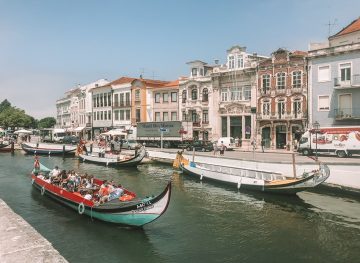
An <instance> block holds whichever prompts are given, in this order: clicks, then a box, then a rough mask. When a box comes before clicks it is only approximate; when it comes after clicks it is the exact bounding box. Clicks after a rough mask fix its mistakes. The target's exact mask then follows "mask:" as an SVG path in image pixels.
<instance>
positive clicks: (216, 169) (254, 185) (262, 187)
mask: <svg viewBox="0 0 360 263" xmlns="http://www.w3.org/2000/svg"><path fill="white" fill-rule="evenodd" d="M173 166H174V167H175V168H180V169H181V170H182V171H183V172H184V173H186V174H189V175H192V176H195V177H197V178H200V180H203V179H208V180H213V181H219V182H223V183H228V184H232V185H234V186H235V187H237V188H238V189H248V190H256V191H262V192H269V193H278V194H296V193H297V192H300V191H304V190H307V189H310V188H313V187H315V186H317V185H319V184H321V183H323V182H324V181H325V180H326V179H327V178H328V177H329V176H330V170H329V168H328V166H327V165H326V164H322V163H319V168H318V169H315V170H313V171H309V172H304V173H303V174H302V175H300V176H297V177H291V176H286V175H283V174H281V173H276V172H271V171H264V170H254V169H247V168H241V167H230V166H221V165H214V164H199V163H195V162H190V161H189V160H188V159H186V158H184V157H183V156H182V154H181V153H180V152H179V153H178V154H177V156H176V159H175V160H174V163H173Z"/></svg>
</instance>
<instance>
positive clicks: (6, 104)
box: [0, 99, 11, 112]
mask: <svg viewBox="0 0 360 263" xmlns="http://www.w3.org/2000/svg"><path fill="white" fill-rule="evenodd" d="M10 107H11V103H10V102H9V101H8V100H7V99H5V100H3V102H1V103H0V112H3V111H4V110H6V109H8V108H10Z"/></svg>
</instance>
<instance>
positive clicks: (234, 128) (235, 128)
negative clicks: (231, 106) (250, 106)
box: [230, 116, 242, 138]
mask: <svg viewBox="0 0 360 263" xmlns="http://www.w3.org/2000/svg"><path fill="white" fill-rule="evenodd" d="M230 137H233V138H242V118H241V116H231V117H230Z"/></svg>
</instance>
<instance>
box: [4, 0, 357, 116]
mask: <svg viewBox="0 0 360 263" xmlns="http://www.w3.org/2000/svg"><path fill="white" fill-rule="evenodd" d="M359 10H360V1H359V0H342V1H339V0H301V1H299V0H298V1H293V0H273V1H270V0H252V1H250V0H249V1H248V0H234V1H233V0H222V1H219V0H196V1H195V0H177V1H176V0H132V1H125V0H124V1H123V0H116V1H115V0H114V1H112V0H106V1H103V0H98V1H94V0H0V102H1V101H3V100H4V99H8V100H9V101H10V102H11V104H12V105H13V106H16V107H18V108H21V109H23V110H25V111H26V113H27V114H29V115H31V116H33V117H35V118H37V119H41V118H44V117H48V116H53V117H56V106H55V104H56V100H57V99H60V98H62V97H63V96H64V92H66V91H68V90H70V89H72V88H74V87H75V86H77V85H78V84H80V85H85V84H88V83H91V82H94V81H96V80H98V79H101V78H105V79H108V80H109V81H112V80H115V79H118V78H120V77H122V76H129V77H139V75H140V74H142V75H143V77H144V78H150V79H152V78H155V79H161V80H175V79H177V78H178V77H180V76H188V75H189V68H188V65H186V62H189V61H192V60H197V59H199V60H202V61H204V62H207V63H209V64H213V63H214V59H219V60H220V63H225V60H226V50H227V49H229V48H230V47H232V46H234V45H240V46H246V47H247V52H249V53H254V52H256V53H258V54H259V55H265V56H269V55H270V54H271V53H272V52H273V51H275V50H277V49H278V48H286V49H288V50H290V51H294V50H304V51H306V50H307V49H308V45H309V43H310V42H324V41H326V39H327V37H328V35H329V25H328V24H329V23H330V24H331V26H330V31H331V34H335V33H337V32H338V31H340V30H341V29H342V28H343V27H345V26H347V25H348V24H349V23H351V22H352V21H353V20H355V19H357V18H358V17H359V16H360V12H359Z"/></svg>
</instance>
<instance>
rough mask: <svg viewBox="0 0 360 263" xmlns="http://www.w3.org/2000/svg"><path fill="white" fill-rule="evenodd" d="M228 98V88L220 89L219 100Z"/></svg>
mask: <svg viewBox="0 0 360 263" xmlns="http://www.w3.org/2000/svg"><path fill="white" fill-rule="evenodd" d="M227 100H228V90H227V89H222V90H221V101H227Z"/></svg>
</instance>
